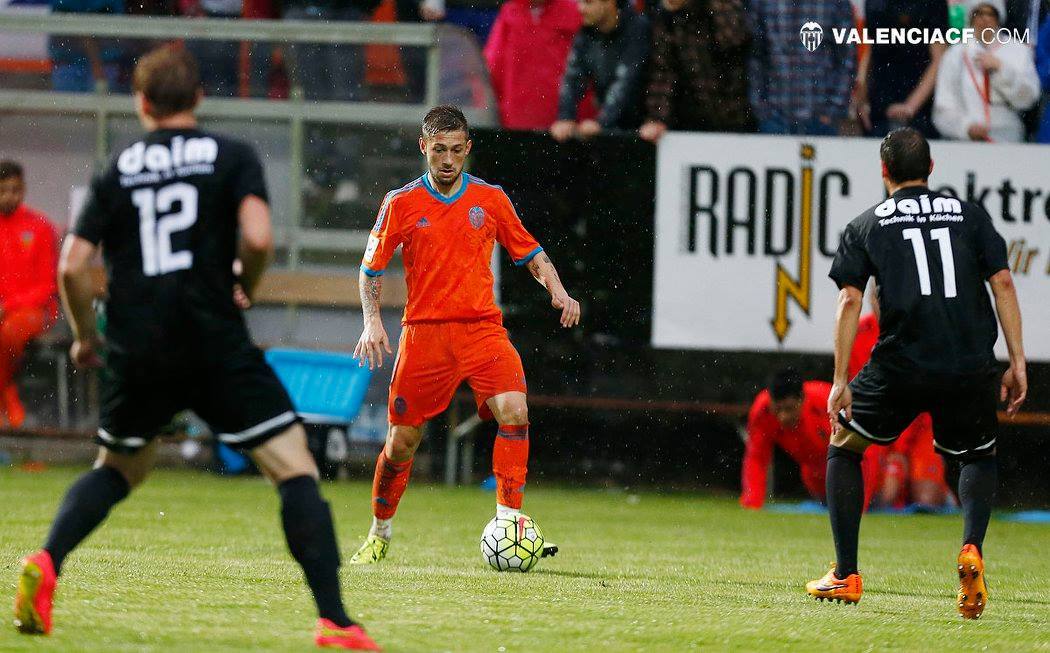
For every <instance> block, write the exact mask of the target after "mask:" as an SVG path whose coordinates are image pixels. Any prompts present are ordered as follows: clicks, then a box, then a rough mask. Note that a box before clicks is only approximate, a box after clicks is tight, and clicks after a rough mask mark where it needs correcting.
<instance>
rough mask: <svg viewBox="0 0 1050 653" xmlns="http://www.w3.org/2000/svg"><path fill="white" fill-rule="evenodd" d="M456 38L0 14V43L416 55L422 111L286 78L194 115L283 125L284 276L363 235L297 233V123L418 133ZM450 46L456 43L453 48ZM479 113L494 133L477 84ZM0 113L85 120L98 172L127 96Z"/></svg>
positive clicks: (379, 26) (278, 25)
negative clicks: (407, 51) (213, 45)
mask: <svg viewBox="0 0 1050 653" xmlns="http://www.w3.org/2000/svg"><path fill="white" fill-rule="evenodd" d="M462 32H463V30H461V29H459V28H456V27H452V26H448V25H434V24H404V23H371V22H336V21H331V22H328V21H303V20H288V21H283V20H226V19H221V18H192V19H190V18H173V17H152V16H151V17H142V16H107V15H94V14H50V15H24V14H3V13H0V34H2V33H32V34H45V35H49V36H80V37H94V38H122V39H159V40H172V41H174V40H181V39H195V40H214V41H264V42H272V43H277V44H297V43H311V44H318V43H322V44H345V45H369V44H386V45H396V46H409V47H424V48H426V75H425V78H424V89H425V91H424V94H423V103H422V104H412V103H393V102H368V101H360V102H358V101H354V102H342V101H326V100H308V99H306V98H305V95H304V93H303V89H302V87H301V85H299V83H298V80H297V77H298V76H297V75H290V78H291V82H292V85H291V88H290V93H289V99H288V100H287V101H285V100H269V99H251V98H244V99H241V98H236V99H226V98H206V99H205V100H204V101H203V102H202V103H201V105H200V107H199V109H198V111H197V114H198V116H200V117H201V118H202V119H243V120H252V121H270V122H276V123H284V124H285V125H287V128H288V131H289V142H290V151H289V164H290V165H289V176H288V180H287V182H288V197H287V204H286V205H285V206H283V207H280V206H275V207H274V209H275V212H283V213H284V216H282V217H283V219H282V220H280V221H279V222H280V223H283V224H284V225H285V227H284V228H283V229H278V230H277V236H278V239H279V241H280V243H279V244H281V245H283V246H284V247H285V248H286V249H287V252H288V259H287V260H288V267H290V268H295V267H297V265H298V264H299V260H300V253H301V251H302V250H303V249H304V248H310V249H315V250H330V251H342V250H350V251H353V250H360V249H363V246H364V243H365V241H366V240H367V232H366V231H363V230H352V229H315V228H304V227H303V226H302V225H303V202H302V190H303V181H304V168H305V167H304V147H305V143H304V141H305V138H304V136H305V128H304V126H305V125H306V124H307V123H328V124H356V125H366V126H389V127H404V126H410V125H418V123H419V120H420V118H421V117H422V115H423V113H424V112H425V111H426V109H427V108H428V107H430V106H433V105H435V104H438V103H439V102H440V100H441V88H440V83H441V70H442V60H441V56H442V55H441V45H442V42H443V40H445V39H448V38H450V37H452V36H456V37H460V35H461V34H462ZM460 40H462V39H461V38H460ZM484 89H485V94H486V97H485V101H484V105H485V108H483V109H474V108H470V107H464V113H466V114H467V117H468V119H469V120H470V121H471V122H472V123H473V124H477V125H479V126H491V125H495V124H496V119H495V112H494V109H493V107H494V102H493V100H492V94H491V89H490V87H489V86H488V84H487V80H486V83H485V85H484ZM0 113H7V114H15V115H19V114H22V115H27V116H33V115H64V116H84V115H89V116H92V117H93V119H94V124H95V146H94V150H95V154H96V158H97V160H98V161H99V162H102V161H105V160H106V159H107V158H108V156H109V143H110V133H111V121H112V120H113V119H115V118H121V119H123V118H127V117H129V116H133V115H134V106H133V103H132V102H131V101H130V98H129V97H128V96H127V95H123V94H113V93H110V92H108V90H107V89H106V88H105V85H104V84H100V85H99V87H98V89H97V91H96V92H95V93H69V92H54V91H39V90H5V89H0Z"/></svg>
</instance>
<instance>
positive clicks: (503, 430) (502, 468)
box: [492, 424, 529, 510]
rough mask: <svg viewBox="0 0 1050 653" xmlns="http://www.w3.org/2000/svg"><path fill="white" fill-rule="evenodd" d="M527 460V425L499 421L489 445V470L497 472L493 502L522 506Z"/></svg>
mask: <svg viewBox="0 0 1050 653" xmlns="http://www.w3.org/2000/svg"><path fill="white" fill-rule="evenodd" d="M528 464H529V425H528V424H521V425H508V424H501V425H500V427H499V430H498V431H496V444H495V446H493V448H492V471H493V473H495V475H496V503H498V504H499V505H501V506H506V507H508V508H514V509H515V510H520V509H521V501H522V499H523V498H524V496H525V495H524V492H525V475H526V473H527V472H528Z"/></svg>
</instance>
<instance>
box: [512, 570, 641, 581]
mask: <svg viewBox="0 0 1050 653" xmlns="http://www.w3.org/2000/svg"><path fill="white" fill-rule="evenodd" d="M532 573H534V574H538V575H540V576H562V577H564V578H587V579H590V580H601V581H609V582H612V581H616V580H629V579H631V578H634V577H633V576H630V575H626V574H617V575H616V576H610V575H609V574H596V573H591V572H586V571H562V570H560V569H537V570H536V571H533V572H532Z"/></svg>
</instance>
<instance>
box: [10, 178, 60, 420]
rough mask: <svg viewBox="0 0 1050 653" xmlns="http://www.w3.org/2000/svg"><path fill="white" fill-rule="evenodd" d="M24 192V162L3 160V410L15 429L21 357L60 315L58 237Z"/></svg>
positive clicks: (20, 412) (21, 411)
mask: <svg viewBox="0 0 1050 653" xmlns="http://www.w3.org/2000/svg"><path fill="white" fill-rule="evenodd" d="M25 194H26V185H25V175H24V173H23V171H22V166H20V165H19V164H17V163H15V162H14V161H0V409H2V411H3V417H4V419H5V420H6V422H7V424H8V425H9V426H11V427H12V428H19V427H20V426H22V423H23V422H24V421H25V416H26V411H25V408H24V407H23V406H22V401H21V399H20V398H19V396H18V386H17V384H16V383H15V374H16V373H17V372H18V369H19V366H20V365H21V363H22V355H23V353H24V352H25V348H26V345H27V344H28V343H29V342H30V341H31V340H33V339H34V338H37V337H39V336H40V335H41V334H42V333H43V332H44V331H46V330H47V328H48V327H49V326H51V324H53V323H54V321H55V318H56V317H57V313H58V302H57V299H56V297H57V293H58V288H57V282H56V270H57V265H58V245H57V242H58V241H57V235H56V234H55V229H54V227H52V226H51V223H50V222H49V221H48V219H47V217H46V216H45V215H44V214H42V213H40V212H38V211H34V210H33V209H31V208H29V207H28V206H26V205H25V204H23V200H24V199H25Z"/></svg>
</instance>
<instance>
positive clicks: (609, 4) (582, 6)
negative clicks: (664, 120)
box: [551, 0, 649, 141]
mask: <svg viewBox="0 0 1050 653" xmlns="http://www.w3.org/2000/svg"><path fill="white" fill-rule="evenodd" d="M576 5H577V7H579V10H580V17H581V19H582V22H583V29H581V30H580V32H579V33H578V34H577V35H576V39H575V41H573V44H572V51H571V52H570V53H569V60H568V63H567V64H566V67H565V75H564V76H563V77H562V80H561V89H560V91H559V93H558V120H557V121H556V122H555V123H554V124H553V125H551V136H552V137H553V138H554V139H555V140H557V141H565V140H568V139H569V138H571V137H573V136H578V137H579V138H590V137H591V136H594V135H596V134H598V133H600V132H601V131H602V130H605V129H630V130H634V129H637V128H638V126H639V125H640V124H641V122H642V82H643V79H642V78H643V72H644V71H645V64H646V60H647V59H648V58H649V21H648V19H646V18H645V17H644V16H640V15H638V14H637V13H635V11H634V10H633V9H631V7H630V5H629V4H627V3H626V2H622V1H621V0H578V2H577V3H576ZM591 86H593V87H594V90H595V94H596V96H597V99H598V104H599V108H598V117H597V119H594V120H584V121H582V122H580V123H579V124H577V123H576V110H577V107H578V106H579V104H580V100H581V99H582V98H583V95H584V93H586V92H587V89H588V87H591Z"/></svg>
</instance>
